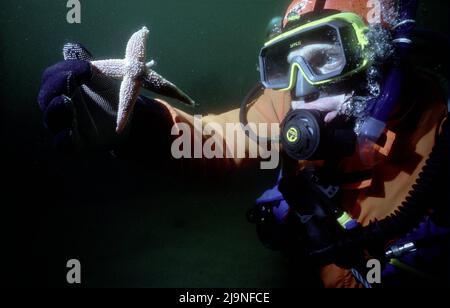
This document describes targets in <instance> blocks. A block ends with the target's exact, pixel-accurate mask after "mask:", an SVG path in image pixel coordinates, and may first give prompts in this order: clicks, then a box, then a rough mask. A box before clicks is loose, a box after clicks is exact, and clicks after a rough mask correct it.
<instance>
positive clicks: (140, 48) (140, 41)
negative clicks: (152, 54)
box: [125, 27, 149, 62]
mask: <svg viewBox="0 0 450 308" xmlns="http://www.w3.org/2000/svg"><path fill="white" fill-rule="evenodd" d="M148 34H149V31H148V29H147V28H146V27H143V28H142V29H141V30H139V31H138V32H136V33H134V34H133V35H132V36H131V38H130V40H129V41H128V44H127V50H126V54H125V59H126V60H127V61H138V62H145V59H146V48H147V38H148Z"/></svg>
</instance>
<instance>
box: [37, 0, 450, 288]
mask: <svg viewBox="0 0 450 308" xmlns="http://www.w3.org/2000/svg"><path fill="white" fill-rule="evenodd" d="M416 2H417V1H414V0H399V1H368V0H294V1H293V2H292V4H291V5H290V6H289V7H288V9H287V12H286V14H285V16H284V17H283V18H276V19H274V20H273V22H272V23H271V27H270V31H269V33H268V41H267V42H266V43H265V44H264V46H263V48H262V50H261V52H260V56H259V60H260V63H259V71H260V74H261V83H259V84H258V85H257V86H256V87H255V88H254V89H253V90H252V91H251V92H250V93H249V94H248V95H247V97H246V98H245V99H244V100H243V102H242V104H241V108H238V109H235V110H232V111H230V112H227V113H224V114H220V115H209V116H208V117H204V118H203V122H204V124H205V125H206V124H207V123H218V124H219V125H223V126H225V124H226V123H242V124H243V125H247V124H248V123H279V124H280V131H281V133H280V136H269V139H273V140H277V141H279V144H280V152H281V155H282V158H283V160H282V168H281V169H282V170H281V172H280V177H279V181H278V183H277V185H276V186H275V187H274V188H273V189H270V190H268V191H267V192H266V193H265V194H264V195H263V196H261V197H260V198H259V199H258V200H257V201H256V204H255V206H254V207H253V208H252V209H251V210H250V211H249V213H248V219H249V220H250V221H251V222H253V223H255V224H256V227H257V232H258V235H259V237H260V239H261V240H262V242H263V243H264V245H265V246H267V247H268V248H270V249H274V250H279V251H282V252H283V253H285V254H286V255H287V256H289V257H290V258H291V259H292V260H295V261H294V263H297V264H300V265H301V268H303V269H306V268H308V269H312V271H313V272H314V274H316V275H317V276H318V277H320V279H321V284H322V285H323V286H324V287H329V288H332V287H367V288H370V287H372V286H373V284H371V283H372V282H371V281H368V279H367V276H366V272H367V271H368V269H367V261H368V260H370V259H376V260H378V261H379V262H380V263H381V264H382V267H383V275H382V281H381V282H382V286H409V285H411V286H418V285H419V284H422V285H425V286H426V285H430V284H432V282H436V281H438V283H439V284H442V283H447V282H446V281H445V279H444V278H448V277H442V276H443V275H442V274H443V273H444V272H445V270H446V268H447V267H448V254H447V253H448V248H450V246H449V245H448V243H449V241H448V237H449V230H450V224H449V219H448V209H447V205H448V202H446V201H445V198H446V195H443V194H442V192H446V191H447V188H448V172H447V168H448V144H449V142H448V120H447V117H448V98H447V95H448V93H446V92H447V91H448V83H446V84H445V85H444V86H443V87H441V86H440V80H439V79H437V78H436V77H435V76H434V75H433V74H432V73H431V72H430V70H429V71H426V70H420V69H419V68H418V67H417V65H415V62H414V61H413V59H414V57H415V55H414V44H413V43H414V42H415V40H425V41H427V40H431V39H433V40H435V41H437V40H439V39H438V38H436V37H435V36H433V34H431V33H429V32H427V31H420V30H419V29H417V28H416V21H415V15H416V10H417V3H416ZM439 46H441V48H442V49H444V50H448V41H445V40H443V43H442V44H441V45H439ZM446 48H447V49H446ZM64 57H65V61H63V62H60V63H58V64H56V65H54V66H52V67H50V68H49V69H47V70H46V72H45V73H44V76H43V81H42V87H41V91H40V93H39V97H38V101H39V105H40V107H41V109H42V111H43V113H44V122H45V125H46V126H47V127H48V128H49V129H50V130H51V132H52V133H53V134H54V136H55V144H56V146H57V147H58V148H60V149H62V150H64V151H72V152H73V151H75V152H79V151H82V150H84V151H86V150H99V149H100V150H105V151H114V153H115V155H117V156H118V157H121V158H127V159H130V158H136V157H137V156H138V155H142V153H145V155H146V154H148V153H151V155H152V156H151V157H152V159H156V160H161V161H164V160H166V161H167V160H170V159H171V157H170V156H171V155H170V145H171V143H172V142H173V140H174V136H172V134H171V129H172V127H173V126H174V125H181V124H183V125H186V124H187V125H189V126H190V127H192V128H193V129H195V127H194V117H193V116H192V115H190V114H188V113H186V112H184V111H181V110H179V109H177V108H175V107H173V106H171V105H170V104H169V103H167V102H165V101H163V100H160V99H150V98H148V97H145V96H139V98H138V99H137V102H136V105H135V107H134V111H133V115H132V118H131V121H130V122H129V124H128V127H127V128H126V129H125V131H124V133H123V134H117V133H116V130H115V128H116V122H115V119H116V116H117V105H118V88H117V85H116V84H114V83H113V82H112V81H110V80H107V79H106V78H104V76H101V74H99V73H98V72H97V71H95V70H93V69H92V67H91V65H90V62H89V61H90V60H92V56H91V54H90V53H89V52H88V51H87V50H86V49H85V48H84V47H83V46H81V45H80V44H68V45H66V47H65V49H64ZM154 132H158V134H157V138H155V135H154ZM242 134H244V135H246V136H245V137H246V138H247V141H248V143H251V142H256V143H257V142H258V138H256V140H255V138H254V136H252V135H253V134H248V132H245V131H244V130H242ZM150 137H151V138H150ZM148 140H152V141H151V142H149V141H148ZM200 142H201V141H200ZM231 146H234V144H233V145H231V144H228V143H227V139H226V138H225V147H231ZM192 148H194V147H192ZM147 159H148V158H147ZM175 163H176V162H175V161H174V164H175ZM188 163H189V164H192V166H193V168H194V170H195V168H197V169H198V168H205V166H210V165H214V166H216V167H217V168H219V169H222V170H229V169H231V168H244V167H245V166H247V164H248V163H249V160H247V159H215V160H209V161H207V160H205V159H204V160H192V162H190V161H189V162H188ZM207 168H209V167H207ZM438 266H439V267H438ZM436 277H437V278H436Z"/></svg>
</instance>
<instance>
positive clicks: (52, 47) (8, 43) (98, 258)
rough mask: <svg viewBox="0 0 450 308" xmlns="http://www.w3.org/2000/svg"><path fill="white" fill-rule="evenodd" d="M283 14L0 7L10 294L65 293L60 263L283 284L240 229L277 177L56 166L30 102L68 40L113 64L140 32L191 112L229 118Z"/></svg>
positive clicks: (102, 277) (435, 11)
mask: <svg viewBox="0 0 450 308" xmlns="http://www.w3.org/2000/svg"><path fill="white" fill-rule="evenodd" d="M289 2H290V1H289V0H282V1H281V0H246V1H240V0H228V1H210V0H189V1H181V0H180V1H178V0H177V1H149V0H146V1H138V0H128V1H106V0H96V1H92V0H91V1H81V3H82V23H81V24H80V25H69V24H68V23H67V22H66V13H67V8H66V1H65V0H54V1H49V0H47V1H34V0H28V1H26V0H22V1H12V0H3V1H2V2H1V4H0V9H1V10H0V38H1V48H0V68H1V71H0V76H1V81H2V82H1V83H0V95H1V107H0V108H1V110H0V111H1V133H2V135H1V136H2V148H1V150H2V151H1V152H2V155H3V156H4V159H3V160H2V165H3V166H2V175H3V180H4V181H6V185H4V186H3V188H2V190H4V192H3V194H4V198H3V200H4V201H2V209H3V214H2V217H3V221H4V222H3V223H2V227H3V228H5V232H3V234H4V236H5V241H4V247H3V249H2V250H3V253H4V255H5V256H6V260H7V261H5V263H4V264H3V267H4V268H5V269H7V272H9V275H10V276H8V279H7V280H8V282H10V283H12V284H19V285H41V286H46V285H51V286H64V285H65V263H66V261H67V260H68V259H71V258H78V259H80V260H81V262H82V265H83V285H84V286H139V287H282V286H287V285H288V283H289V282H290V281H291V280H290V279H289V275H288V273H289V269H288V268H287V267H286V264H285V261H284V260H283V258H282V257H281V256H280V255H278V254H277V253H273V252H270V251H267V250H266V249H264V248H263V247H262V245H261V244H260V243H259V241H258V239H257V237H256V234H255V231H254V228H253V226H252V225H249V224H247V222H246V221H245V212H246V210H247V208H248V207H249V206H250V205H251V204H252V202H253V200H254V199H255V198H256V197H257V196H258V195H259V194H260V193H261V192H262V191H263V190H264V189H265V188H267V187H268V186H269V185H270V184H271V182H272V181H273V179H274V174H273V173H257V174H248V175H247V176H248V178H246V179H245V180H241V181H239V180H238V181H236V180H235V179H230V180H228V179H224V180H222V181H217V182H213V183H211V182H209V183H208V184H206V183H204V182H199V183H189V184H188V185H184V184H183V183H180V182H179V181H178V180H174V179H173V178H172V177H171V175H167V174H166V175H161V174H152V173H151V170H145V171H142V170H139V168H132V167H130V166H129V165H127V164H125V163H121V162H117V161H115V160H113V159H111V158H109V157H107V156H106V155H98V156H95V157H81V158H63V157H60V156H59V155H58V154H56V153H55V152H54V151H53V148H52V145H51V138H50V136H49V134H48V132H47V131H46V130H45V129H44V128H43V126H42V122H41V113H40V111H39V109H38V106H37V103H36V96H37V93H38V89H39V82H40V76H41V74H42V72H43V70H44V69H45V68H46V67H47V66H49V65H51V64H53V63H55V62H57V61H59V60H61V48H62V46H63V44H64V43H65V42H68V41H72V40H74V41H79V42H82V43H83V44H84V45H85V46H87V47H88V48H89V49H90V50H91V52H92V53H93V54H94V55H95V56H96V57H97V58H99V59H103V58H107V57H113V58H117V57H122V55H123V53H124V48H125V44H126V42H127V40H128V38H129V36H130V34H131V33H133V32H134V31H136V30H137V29H139V28H140V27H142V26H143V25H146V26H147V27H149V28H150V31H151V34H150V35H151V37H150V44H149V56H150V57H151V58H153V59H155V60H156V61H157V62H158V66H157V70H158V72H160V73H161V74H163V75H164V76H166V77H168V78H169V79H171V80H173V81H174V82H175V83H177V84H178V85H179V86H180V87H181V88H183V89H184V90H186V91H187V92H188V93H189V94H190V95H191V96H192V97H194V98H195V99H196V100H197V101H198V102H199V103H200V104H201V105H200V107H199V108H198V109H197V110H196V113H205V112H214V113H218V112H222V111H225V110H229V109H232V108H236V107H237V106H238V105H239V102H240V100H241V99H242V97H243V96H244V95H245V94H246V92H247V91H248V89H249V88H251V86H252V85H253V84H254V83H255V82H256V81H257V79H258V73H257V71H256V65H257V55H258V51H259V49H260V47H261V44H262V43H263V42H264V38H265V28H266V25H267V22H268V21H269V20H270V19H271V18H272V17H274V16H276V15H282V14H283V12H284V9H285V8H286V7H287V5H288V3H289ZM431 3H433V2H431ZM447 3H448V2H443V4H441V5H439V4H436V3H433V4H430V5H429V7H426V8H424V9H422V11H421V12H422V14H423V16H424V17H423V20H424V23H426V24H427V25H430V26H432V27H433V28H442V27H443V26H446V27H447V29H448V26H447V25H446V22H447V19H448V13H446V12H448V4H447ZM442 7H444V9H442ZM240 178H242V177H240Z"/></svg>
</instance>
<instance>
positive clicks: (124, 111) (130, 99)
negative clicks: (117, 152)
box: [116, 76, 142, 134]
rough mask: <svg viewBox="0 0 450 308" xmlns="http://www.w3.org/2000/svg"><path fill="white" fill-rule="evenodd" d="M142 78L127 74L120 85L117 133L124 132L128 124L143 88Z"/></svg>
mask: <svg viewBox="0 0 450 308" xmlns="http://www.w3.org/2000/svg"><path fill="white" fill-rule="evenodd" d="M141 83H142V82H141V81H140V80H133V79H132V78H131V77H129V76H125V77H124V78H123V81H122V85H121V86H120V98H119V110H118V114H117V128H116V131H117V133H119V134H120V133H122V132H123V130H124V129H125V127H126V126H127V124H128V121H129V119H130V117H131V113H132V112H133V109H134V105H135V104H136V100H137V98H138V96H139V90H140V88H141Z"/></svg>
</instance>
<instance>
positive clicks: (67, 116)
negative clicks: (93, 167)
mask: <svg viewBox="0 0 450 308" xmlns="http://www.w3.org/2000/svg"><path fill="white" fill-rule="evenodd" d="M119 91H120V85H119V83H118V82H116V81H114V80H112V79H110V78H107V77H105V76H104V75H100V74H98V73H97V72H95V70H93V69H92V66H91V64H90V62H89V61H87V60H80V59H69V60H65V61H62V62H60V63H57V64H55V65H53V66H51V67H49V68H48V69H47V70H45V72H44V74H43V77H42V85H41V89H40V92H39V97H38V102H39V106H40V108H41V110H42V111H43V112H44V123H45V125H46V126H47V127H48V128H49V129H50V131H51V132H52V133H53V134H54V135H55V144H56V146H57V147H58V148H59V149H61V150H63V151H69V152H73V151H78V150H82V149H83V150H84V149H88V150H92V149H95V150H112V149H113V148H114V146H115V145H117V144H118V143H119V142H120V141H121V139H123V138H125V136H126V134H123V135H122V136H119V135H118V134H117V133H116V131H115V127H116V118H117V108H118V104H119Z"/></svg>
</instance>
